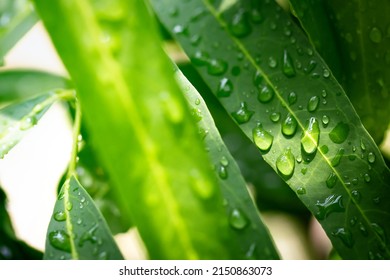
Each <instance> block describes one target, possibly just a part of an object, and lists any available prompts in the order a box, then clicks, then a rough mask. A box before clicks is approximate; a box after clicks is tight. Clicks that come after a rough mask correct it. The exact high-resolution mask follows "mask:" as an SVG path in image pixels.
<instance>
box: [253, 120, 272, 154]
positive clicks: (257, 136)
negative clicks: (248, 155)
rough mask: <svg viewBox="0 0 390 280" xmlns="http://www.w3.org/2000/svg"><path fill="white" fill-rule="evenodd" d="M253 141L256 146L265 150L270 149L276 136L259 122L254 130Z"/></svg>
mask: <svg viewBox="0 0 390 280" xmlns="http://www.w3.org/2000/svg"><path fill="white" fill-rule="evenodd" d="M252 135H253V141H254V142H255V144H256V146H257V147H258V148H259V149H260V150H261V151H263V152H265V151H268V150H269V149H270V148H271V146H272V142H273V140H274V137H273V136H272V135H271V134H270V133H269V132H267V131H266V130H264V129H263V127H262V125H261V124H258V125H257V126H256V127H255V128H254V129H253V131H252Z"/></svg>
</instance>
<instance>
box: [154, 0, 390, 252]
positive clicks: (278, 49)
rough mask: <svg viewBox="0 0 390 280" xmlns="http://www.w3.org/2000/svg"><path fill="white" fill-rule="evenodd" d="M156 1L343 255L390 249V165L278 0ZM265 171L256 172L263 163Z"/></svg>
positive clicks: (157, 8) (162, 16) (157, 9)
mask: <svg viewBox="0 0 390 280" xmlns="http://www.w3.org/2000/svg"><path fill="white" fill-rule="evenodd" d="M221 2H222V1H207V0H203V1H202V0H198V1H179V0H152V4H153V6H154V10H155V12H156V13H157V14H158V16H159V17H160V19H161V21H162V22H163V24H164V25H165V26H166V27H167V28H168V29H169V30H171V31H172V33H173V35H174V36H175V38H176V39H177V40H178V41H179V42H180V44H181V45H182V47H183V48H184V50H185V51H186V53H187V54H188V55H189V57H190V58H191V61H192V62H193V63H194V64H195V65H196V66H197V67H198V69H199V72H200V73H201V75H202V76H203V78H204V79H205V81H206V82H207V83H208V85H209V87H210V88H211V89H212V90H213V91H214V92H215V95H216V96H217V97H219V100H220V102H221V103H222V104H223V106H224V107H225V108H226V110H227V111H228V112H229V113H230V114H231V116H232V117H233V118H234V119H235V121H236V122H237V123H238V124H239V125H240V127H241V129H242V130H243V131H244V132H245V133H246V135H247V136H248V137H250V138H251V139H252V140H253V142H254V143H256V145H257V146H258V148H259V149H260V151H261V153H262V155H263V157H264V159H265V160H266V161H267V162H268V163H269V164H270V165H271V166H272V167H273V168H274V169H275V171H276V172H278V174H279V175H280V176H281V177H283V178H284V180H285V181H286V182H287V183H288V184H289V185H290V186H291V188H292V189H293V190H294V191H295V192H296V193H297V195H298V196H299V197H300V199H301V200H302V201H303V202H304V204H305V205H306V206H307V207H308V208H309V209H310V211H311V212H312V213H313V214H314V215H315V216H316V217H317V219H318V220H319V221H320V222H321V224H322V226H323V227H324V229H325V230H326V232H327V234H328V236H329V237H330V239H331V240H332V243H333V245H334V247H335V248H336V249H337V251H338V252H339V253H340V255H341V256H342V257H343V258H351V259H355V258H356V259H357V258H362V259H366V258H390V248H389V246H388V240H389V234H390V223H389V222H388V216H389V214H390V197H389V196H390V193H389V192H388V189H389V187H390V186H389V184H390V183H389V182H390V172H389V170H388V169H387V167H386V166H385V164H384V161H383V158H382V156H381V154H380V152H379V150H378V148H377V146H376V145H375V143H374V142H373V140H372V138H371V137H370V135H369V134H368V133H367V132H366V130H365V129H364V127H363V125H362V124H361V122H360V119H359V117H358V116H357V114H356V112H355V110H354V109H353V107H352V105H351V103H350V102H349V100H348V98H347V97H346V95H345V93H344V91H343V89H342V88H341V86H340V85H339V84H338V83H337V81H336V80H335V79H334V77H333V76H332V74H331V71H330V70H329V69H328V67H327V66H326V65H325V64H324V62H323V60H322V59H321V58H320V57H319V55H318V54H317V52H316V51H315V50H313V48H312V47H311V45H310V43H309V42H308V41H307V39H306V37H305V36H304V35H303V34H302V31H301V30H300V29H299V28H298V27H296V26H295V24H294V23H293V22H292V21H291V19H290V18H289V16H288V15H287V14H286V13H285V12H284V11H282V9H281V8H280V7H278V6H277V4H275V3H274V2H273V1H246V0H244V1H237V2H234V3H233V5H230V6H228V7H227V6H226V5H222V3H221ZM259 172H260V171H259Z"/></svg>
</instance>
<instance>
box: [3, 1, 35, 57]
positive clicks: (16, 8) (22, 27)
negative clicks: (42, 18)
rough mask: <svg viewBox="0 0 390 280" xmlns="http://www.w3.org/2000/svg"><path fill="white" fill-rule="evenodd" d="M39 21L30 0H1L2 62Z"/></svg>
mask: <svg viewBox="0 0 390 280" xmlns="http://www.w3.org/2000/svg"><path fill="white" fill-rule="evenodd" d="M37 21H38V16H37V15H36V13H35V12H34V10H33V6H32V5H31V3H30V0H1V2H0V64H2V63H3V59H4V56H5V55H6V54H7V52H8V51H9V50H10V49H11V48H12V47H13V46H14V45H15V44H16V43H17V42H18V41H19V39H20V38H22V37H23V35H24V34H26V33H27V31H29V30H30V28H31V27H33V26H34V24H35V23H36V22H37Z"/></svg>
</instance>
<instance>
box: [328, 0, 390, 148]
mask: <svg viewBox="0 0 390 280" xmlns="http://www.w3.org/2000/svg"><path fill="white" fill-rule="evenodd" d="M325 2H326V3H327V4H328V8H329V11H330V12H329V16H330V18H331V22H332V23H333V27H334V29H335V30H336V33H335V34H338V37H337V39H338V41H339V45H340V51H341V57H342V63H343V68H344V70H345V71H344V75H343V76H344V77H343V78H344V79H343V85H344V88H345V90H346V92H347V94H348V97H349V99H350V100H351V102H352V104H353V105H354V106H355V108H356V110H357V112H358V114H359V116H360V118H361V120H362V122H363V124H364V126H365V127H366V128H367V130H368V131H369V132H370V134H371V136H372V137H373V138H374V140H375V141H376V143H378V144H379V143H380V142H381V141H382V140H383V138H384V133H385V131H386V130H387V128H388V125H389V123H390V110H389V108H390V93H389V89H390V18H389V14H390V1H381V0H352V1H338V0H335V1H334V0H325Z"/></svg>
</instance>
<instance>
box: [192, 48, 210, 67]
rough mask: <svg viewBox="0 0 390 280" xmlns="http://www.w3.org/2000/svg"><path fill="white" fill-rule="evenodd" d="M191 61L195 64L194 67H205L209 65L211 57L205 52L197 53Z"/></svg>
mask: <svg viewBox="0 0 390 280" xmlns="http://www.w3.org/2000/svg"><path fill="white" fill-rule="evenodd" d="M191 61H192V62H193V63H194V65H197V66H204V65H207V64H208V63H209V61H210V55H209V54H208V53H207V52H204V51H196V52H195V54H194V55H193V56H192V57H191Z"/></svg>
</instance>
